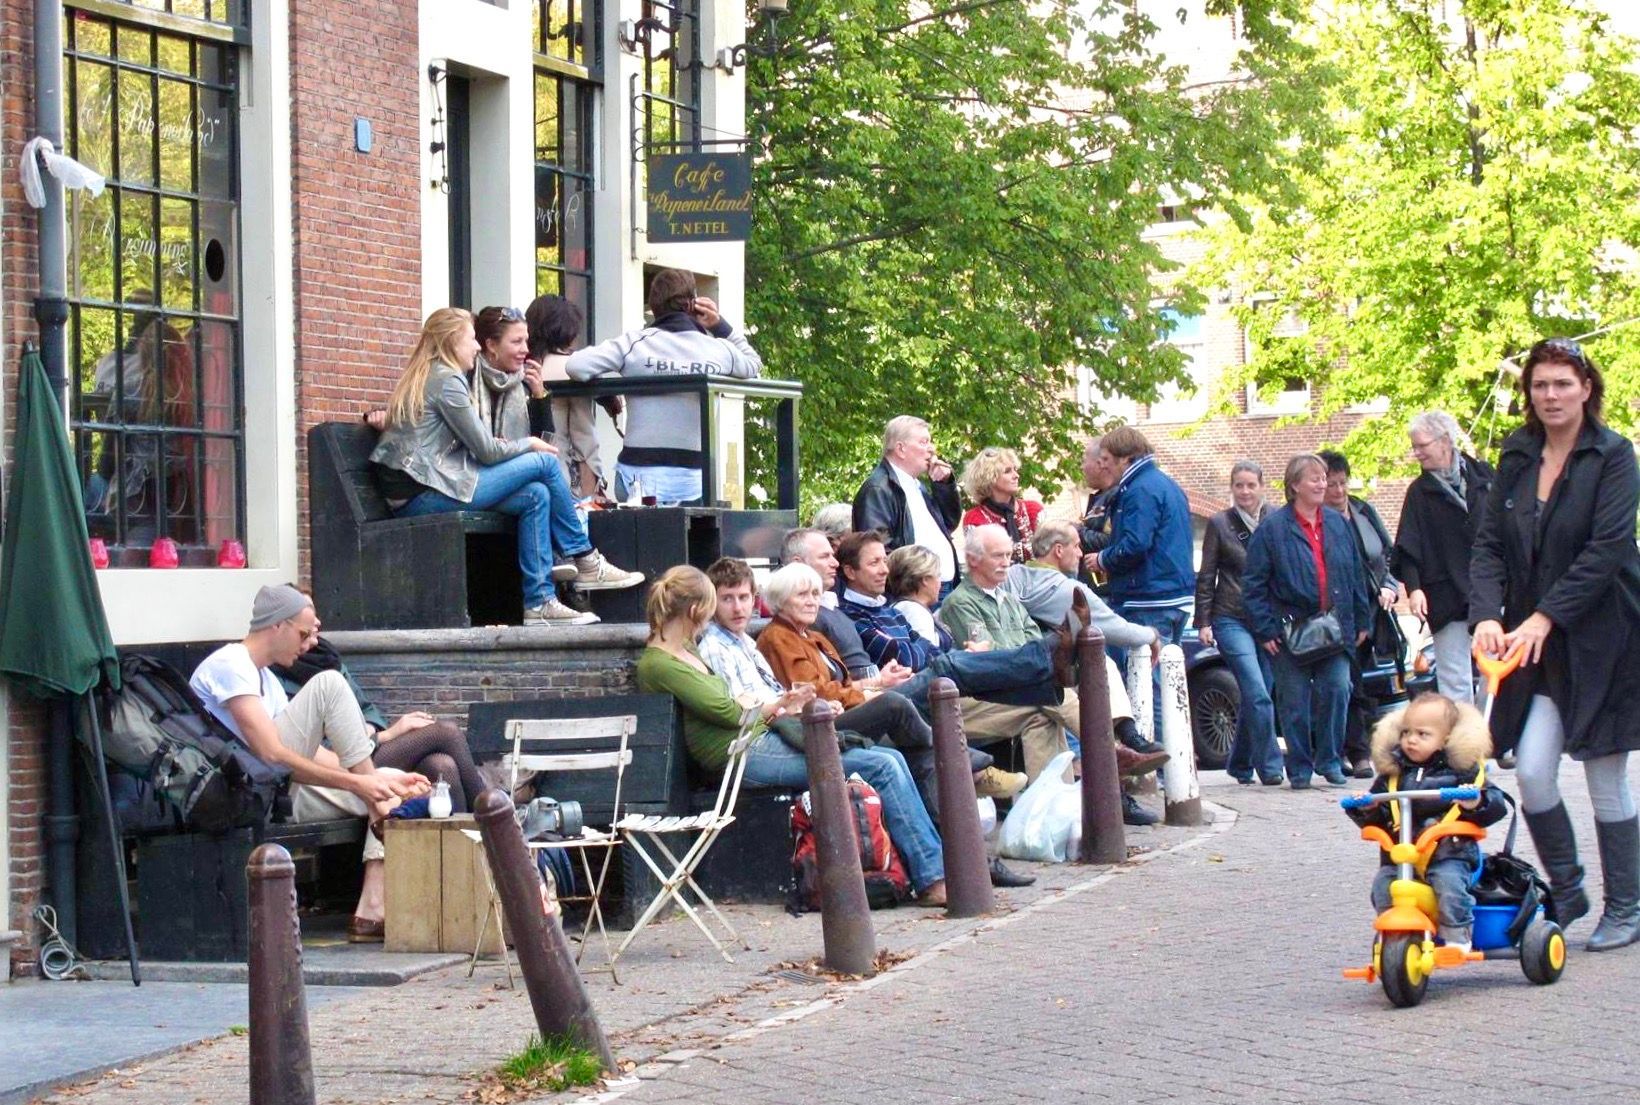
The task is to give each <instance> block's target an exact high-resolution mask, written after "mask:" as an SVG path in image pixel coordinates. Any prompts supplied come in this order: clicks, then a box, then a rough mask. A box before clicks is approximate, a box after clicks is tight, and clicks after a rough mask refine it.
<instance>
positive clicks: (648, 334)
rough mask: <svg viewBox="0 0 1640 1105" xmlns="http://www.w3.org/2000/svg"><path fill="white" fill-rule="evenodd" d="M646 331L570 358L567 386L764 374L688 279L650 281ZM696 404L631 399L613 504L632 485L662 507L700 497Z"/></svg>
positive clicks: (673, 275)
mask: <svg viewBox="0 0 1640 1105" xmlns="http://www.w3.org/2000/svg"><path fill="white" fill-rule="evenodd" d="M649 313H650V316H651V317H652V318H653V320H654V321H653V322H651V323H650V324H649V325H648V326H643V327H640V328H638V329H636V330H629V331H627V332H626V333H625V334H622V335H621V336H620V337H618V338H611V339H609V340H608V341H605V342H600V343H599V344H597V345H593V346H588V347H587V348H586V349H582V350H580V351H578V352H576V353H573V354H571V356H570V358H569V361H568V362H567V363H566V364H565V365H564V371H565V372H566V373H567V374H568V375H569V378H570V379H572V380H593V379H596V378H597V377H599V376H604V375H609V374H611V373H613V374H616V375H619V376H624V377H632V378H637V377H643V376H683V375H713V376H733V377H735V378H737V379H741V380H752V379H756V378H757V376H758V375H759V374H760V373H762V371H763V358H761V357H759V356H758V355H757V351H756V350H755V349H753V348H752V346H751V343H750V342H748V341H747V340H746V335H745V334H744V333H742V332H741V331H740V330H739V329H738V328H737V327H735V326H733V325H731V324H730V323H729V322H728V321H727V320H726V319H724V317H723V316H722V315H721V314H719V313H718V309H717V304H716V303H714V302H712V301H711V300H710V299H707V298H706V297H705V296H701V295H696V294H695V274H694V273H692V272H688V271H686V270H684V269H662V270H661V271H660V272H657V273H656V274H655V276H654V278H653V279H652V280H651V281H650V282H649ZM700 435H701V426H700V402H699V400H698V399H697V398H696V397H695V396H693V395H686V394H675V395H632V396H629V397H628V399H627V416H626V441H625V443H624V444H623V445H622V447H621V454H620V456H619V457H618V458H617V459H616V463H615V485H616V497H617V498H620V499H625V498H626V497H627V495H628V494H630V492H631V489H632V487H633V485H634V483H640V484H642V487H643V494H645V495H653V496H655V498H656V499H657V500H659V501H661V502H665V503H683V504H697V503H699V501H700V498H701V490H702V488H701V465H702V463H703V461H704V456H705V454H704V451H703V443H702V442H701V438H700Z"/></svg>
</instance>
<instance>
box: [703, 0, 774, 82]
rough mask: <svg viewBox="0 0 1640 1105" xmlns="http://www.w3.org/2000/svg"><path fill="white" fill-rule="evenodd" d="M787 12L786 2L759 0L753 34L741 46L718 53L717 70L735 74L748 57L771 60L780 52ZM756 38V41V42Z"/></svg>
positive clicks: (714, 63) (730, 47) (726, 48)
mask: <svg viewBox="0 0 1640 1105" xmlns="http://www.w3.org/2000/svg"><path fill="white" fill-rule="evenodd" d="M786 12H787V7H786V0H758V5H757V14H758V17H759V19H758V23H757V24H756V25H755V26H754V27H753V28H752V34H751V35H748V36H747V40H746V41H745V42H743V43H741V44H740V45H739V46H726V47H724V48H723V49H721V50H719V51H718V52H717V60H716V61H714V62H713V66H714V67H715V68H718V69H721V70H723V71H724V72H725V73H733V72H734V71H735V70H736V69H739V68H741V67H742V66H744V65H745V64H746V59H747V56H748V55H750V54H756V55H757V56H758V57H760V58H771V57H774V55H775V54H777V53H779V52H780V21H781V19H783V18H785V15H786ZM754 38H755V41H754Z"/></svg>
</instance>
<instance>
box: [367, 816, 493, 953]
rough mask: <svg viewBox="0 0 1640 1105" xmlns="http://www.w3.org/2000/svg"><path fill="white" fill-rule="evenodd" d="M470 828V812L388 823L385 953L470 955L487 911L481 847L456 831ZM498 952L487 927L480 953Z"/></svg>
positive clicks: (487, 889) (473, 824)
mask: <svg viewBox="0 0 1640 1105" xmlns="http://www.w3.org/2000/svg"><path fill="white" fill-rule="evenodd" d="M475 828H477V825H476V823H475V822H474V821H473V817H472V815H471V814H456V815H455V816H453V817H447V818H442V819H433V818H428V819H425V820H414V821H400V820H394V819H389V820H388V821H387V823H386V833H387V840H386V845H387V932H386V938H385V941H384V946H385V947H386V949H387V950H388V951H390V952H435V951H436V952H464V953H467V954H471V953H472V950H473V944H474V942H475V941H477V939H478V930H479V926H480V925H482V924H483V923H484V914H485V911H486V910H488V909H489V907H490V890H489V884H488V883H487V882H486V881H485V878H484V849H483V846H482V845H480V844H478V843H477V842H476V841H473V840H471V839H469V838H468V837H467V836H466V834H465V833H463V832H462V831H461V830H463V829H475ZM500 951H501V933H500V931H499V930H498V928H497V926H496V925H495V924H494V923H492V924H491V925H490V927H489V931H488V932H486V933H485V934H484V948H483V952H484V954H485V955H497V954H499V953H500Z"/></svg>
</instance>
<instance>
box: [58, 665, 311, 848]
mask: <svg viewBox="0 0 1640 1105" xmlns="http://www.w3.org/2000/svg"><path fill="white" fill-rule="evenodd" d="M120 681H121V683H122V684H123V685H122V686H121V688H120V690H118V691H112V692H109V691H104V692H103V693H102V694H101V695H100V696H99V705H98V709H99V712H100V718H101V721H102V730H103V755H104V756H105V757H106V758H107V759H108V761H109V762H110V763H112V764H114V765H115V766H117V767H119V768H120V769H121V770H122V771H124V772H126V773H127V774H130V775H133V776H135V777H136V778H137V779H138V780H140V781H141V782H143V783H144V784H146V786H147V787H148V788H149V789H151V790H152V791H153V793H154V795H155V797H156V800H158V801H159V802H160V803H161V804H162V805H163V806H164V807H165V808H167V809H168V810H169V811H170V812H171V814H172V816H173V817H174V818H175V820H176V823H177V826H178V827H179V828H187V829H194V830H197V831H200V832H207V833H219V832H225V831H226V830H228V829H240V828H245V827H247V826H251V825H263V824H266V823H268V822H269V821H270V820H271V821H283V820H284V819H285V818H286V817H287V816H289V813H290V796H289V789H290V769H289V768H288V767H282V766H275V765H272V764H268V763H264V762H263V761H262V760H260V759H258V758H257V757H256V756H255V755H254V754H253V753H252V752H251V750H250V749H249V748H247V747H246V746H245V745H244V744H243V743H242V742H241V741H240V740H239V739H238V738H237V737H235V736H234V735H233V733H232V732H230V731H229V730H228V728H227V727H226V726H224V725H223V724H222V723H221V722H220V721H218V720H217V719H216V718H214V717H212V716H211V715H210V714H209V713H208V712H207V711H206V710H205V707H204V704H203V703H201V702H200V701H199V698H198V696H197V695H195V694H194V692H193V690H192V689H190V688H189V686H188V683H187V680H185V679H183V678H182V676H181V675H179V674H178V673H177V672H176V671H175V669H173V668H172V667H171V666H170V665H169V664H166V663H164V662H163V661H161V660H156V659H155V658H153V657H152V656H142V655H138V654H132V655H128V656H124V657H122V658H121V660H120ZM87 728H88V727H87V726H85V725H81V726H80V729H81V739H85V737H86V736H88V733H87Z"/></svg>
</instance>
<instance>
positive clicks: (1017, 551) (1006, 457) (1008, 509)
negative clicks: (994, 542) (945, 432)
mask: <svg viewBox="0 0 1640 1105" xmlns="http://www.w3.org/2000/svg"><path fill="white" fill-rule="evenodd" d="M962 490H963V493H964V494H965V495H967V496H968V498H969V499H970V500H971V501H972V502H973V503H974V504H975V505H974V508H973V509H972V510H970V511H969V512H968V513H967V514H964V515H963V516H962V526H963V530H964V532H966V531H968V530H970V529H973V528H974V527H975V526H1002V527H1003V528H1004V529H1006V530H1007V531H1008V540H1010V541H1012V542H1013V546H1014V563H1015V564H1023V563H1025V562H1026V561H1027V560H1029V559H1031V539H1032V538H1033V537H1035V536H1036V522H1037V518H1039V517H1040V516H1041V514H1042V504H1041V503H1038V502H1034V501H1032V500H1030V499H1022V498H1020V496H1019V454H1018V453H1016V452H1014V451H1013V450H1012V449H999V448H997V447H995V446H991V447H989V448H985V449H981V450H980V451H979V455H978V456H976V457H975V458H974V459H973V460H971V461H969V462H968V467H966V468H964V469H963V470H962Z"/></svg>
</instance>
